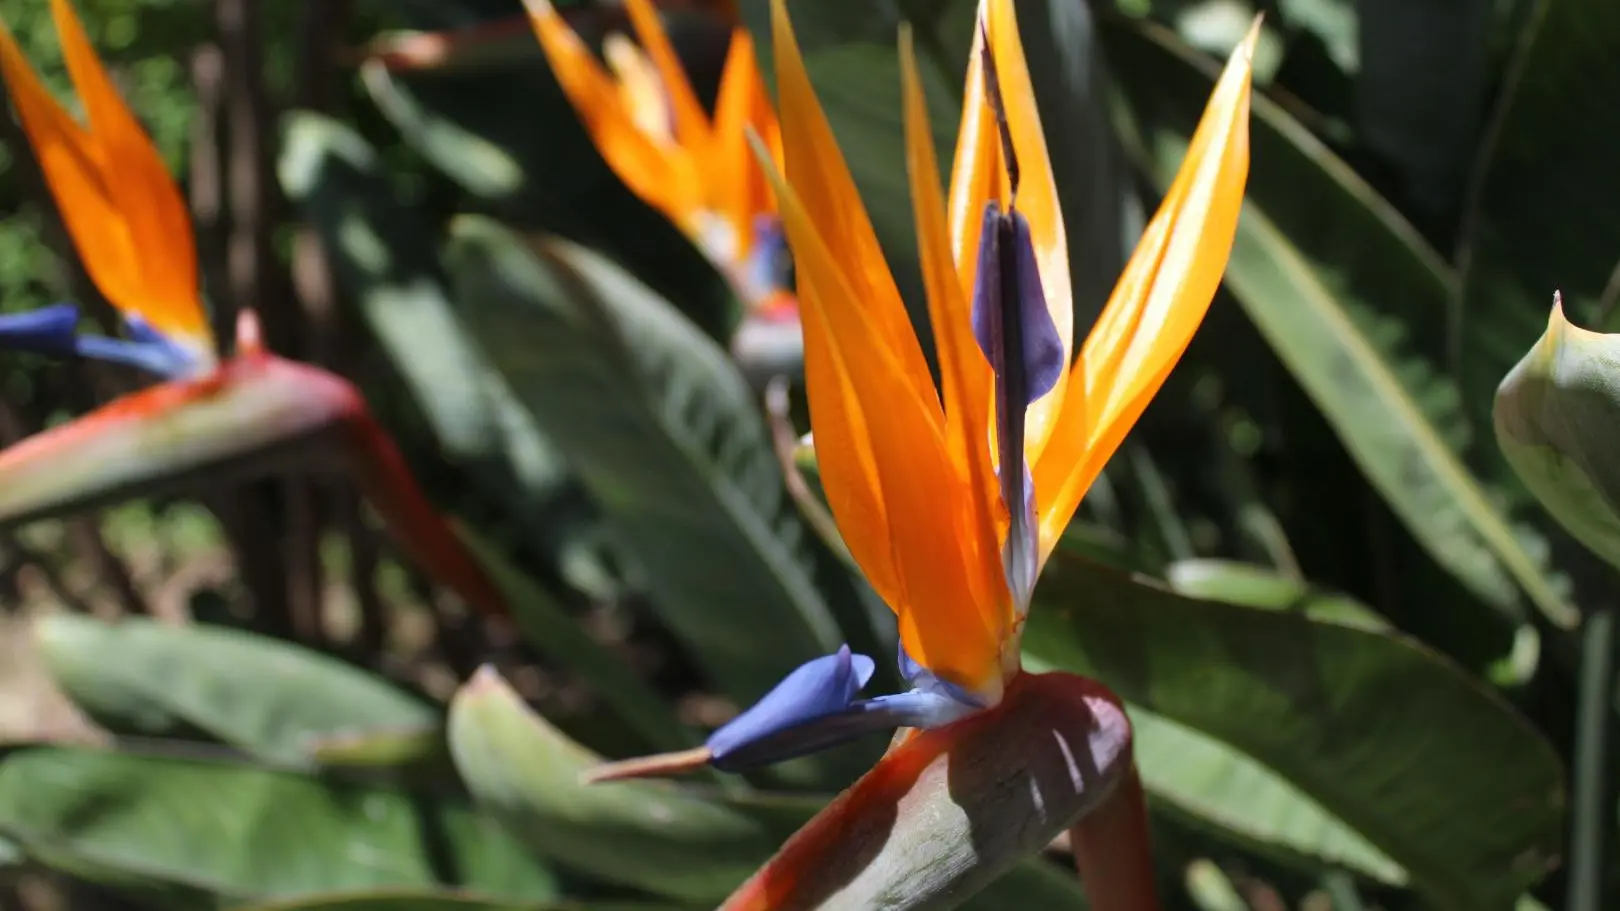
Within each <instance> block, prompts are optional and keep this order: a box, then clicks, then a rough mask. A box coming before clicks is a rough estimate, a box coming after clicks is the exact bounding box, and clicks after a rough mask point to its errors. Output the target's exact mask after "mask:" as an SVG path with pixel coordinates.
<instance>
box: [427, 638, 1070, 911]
mask: <svg viewBox="0 0 1620 911" xmlns="http://www.w3.org/2000/svg"><path fill="white" fill-rule="evenodd" d="M450 744H451V747H450V748H451V752H452V753H453V755H454V756H455V759H456V765H457V767H458V769H459V770H460V771H461V775H462V778H463V779H464V780H465V781H466V782H467V787H468V789H469V790H471V791H472V793H473V795H474V797H475V798H476V799H477V800H478V801H479V803H480V804H481V805H482V806H484V807H486V808H488V809H489V810H490V812H492V813H493V814H495V815H496V816H497V817H498V818H500V819H502V820H503V821H504V822H505V823H506V824H507V825H508V826H509V827H510V829H511V831H512V832H513V833H514V834H516V835H518V836H519V837H521V838H523V839H524V841H525V842H526V843H527V844H529V845H530V846H531V847H532V848H533V849H534V850H535V851H537V852H538V853H539V854H540V855H542V856H544V857H547V858H551V859H555V860H556V861H557V863H559V864H561V865H564V866H567V867H570V868H573V869H577V870H579V871H581V872H584V873H588V874H590V875H592V876H594V877H598V878H601V879H603V880H606V881H608V882H613V883H618V884H622V885H626V886H634V887H637V888H640V889H644V890H647V891H650V892H654V893H657V894H661V895H666V896H669V897H672V898H677V899H681V900H684V901H688V902H693V903H700V902H701V903H715V902H718V901H720V900H721V899H723V898H724V897H725V896H726V895H727V894H729V893H730V891H731V890H732V889H733V888H735V887H736V886H737V885H738V884H740V883H741V882H742V881H743V880H744V879H745V878H747V876H748V875H749V874H750V873H752V872H753V871H754V869H755V868H756V867H758V866H759V865H760V864H761V863H763V862H764V861H765V860H766V859H767V858H769V857H770V856H771V854H772V853H773V852H774V851H775V850H776V848H777V847H778V846H779V845H780V844H781V842H782V841H783V840H784V839H785V838H786V836H787V835H788V834H789V833H791V832H792V831H794V830H795V829H796V828H797V827H798V826H800V825H802V824H803V823H804V822H806V821H807V820H809V819H810V817H811V816H812V815H813V814H814V813H815V811H816V810H818V809H819V808H820V807H821V805H822V804H823V801H822V800H819V799H814V798H803V797H783V796H775V795H764V794H755V795H752V796H727V797H722V796H721V795H719V794H717V793H715V792H714V791H712V790H708V789H697V788H681V787H677V786H675V785H672V784H668V783H663V782H648V781H629V782H621V783H616V784H602V785H582V784H581V783H580V775H581V773H583V772H585V771H586V770H588V769H590V768H591V767H592V766H594V765H596V764H597V763H599V762H600V761H601V759H600V757H597V756H595V755H593V754H592V753H590V752H589V751H588V750H586V749H584V748H583V747H581V746H579V745H578V744H576V743H574V742H572V741H570V740H569V739H568V738H566V737H564V736H563V735H562V734H561V733H560V732H559V731H557V730H556V729H555V728H553V727H552V726H551V725H549V724H548V723H547V722H546V721H545V719H543V718H541V717H539V716H538V715H535V714H534V713H533V712H531V711H529V709H528V708H527V707H526V706H525V705H524V704H523V702H522V700H521V699H519V698H518V696H517V694H516V693H514V692H512V690H511V689H510V688H509V687H508V686H507V685H506V684H505V682H504V681H502V680H501V679H500V677H499V676H497V675H496V674H495V672H494V671H493V670H489V669H485V670H482V671H480V672H479V674H478V675H477V676H476V677H474V678H473V680H471V681H470V682H469V683H468V684H467V685H466V686H464V687H463V688H462V689H461V692H460V693H458V694H457V695H456V698H455V699H454V700H453V701H452V703H451V707H450ZM1082 906H1083V905H1082V903H1081V900H1080V891H1079V887H1078V885H1077V884H1076V883H1075V881H1074V878H1073V877H1072V876H1070V875H1067V874H1064V873H1061V872H1058V871H1056V870H1054V869H1053V868H1052V867H1051V866H1049V865H1047V864H1044V863H1042V862H1039V861H1030V862H1026V863H1024V864H1022V865H1020V866H1019V867H1017V868H1015V869H1014V870H1013V871H1012V872H1010V873H1008V874H1007V875H1005V876H1003V877H1002V878H1001V879H1000V880H998V881H997V882H996V883H995V884H994V885H992V886H991V887H990V888H989V889H986V890H985V891H984V892H982V893H980V894H979V896H977V897H976V898H975V899H973V900H971V901H970V902H968V903H967V904H965V905H963V906H962V907H964V908H968V909H977V911H991V909H1004V908H1042V909H1051V911H1062V909H1067V908H1079V907H1082Z"/></svg>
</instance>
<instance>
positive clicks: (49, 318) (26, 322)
mask: <svg viewBox="0 0 1620 911" xmlns="http://www.w3.org/2000/svg"><path fill="white" fill-rule="evenodd" d="M78 328H79V308H78V307H77V306H75V305H74V304H52V305H50V306H49V307H41V308H39V309H38V310H27V311H24V312H22V313H6V314H3V315H0V348H10V349H12V350H15V351H32V352H34V353H36V354H49V355H52V356H55V357H68V356H69V355H71V354H73V353H74V350H75V349H74V341H75V339H74V335H75V333H76V332H77V331H78Z"/></svg>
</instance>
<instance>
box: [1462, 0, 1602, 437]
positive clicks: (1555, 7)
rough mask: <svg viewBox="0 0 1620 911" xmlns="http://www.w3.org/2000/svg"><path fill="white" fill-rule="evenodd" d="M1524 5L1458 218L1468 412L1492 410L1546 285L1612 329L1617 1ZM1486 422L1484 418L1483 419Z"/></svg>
mask: <svg viewBox="0 0 1620 911" xmlns="http://www.w3.org/2000/svg"><path fill="white" fill-rule="evenodd" d="M1525 6H1526V7H1527V8H1528V10H1529V21H1528V23H1527V25H1526V28H1525V31H1524V33H1523V35H1522V36H1521V41H1520V45H1519V47H1518V48H1517V59H1515V60H1514V61H1513V62H1512V64H1511V65H1510V67H1509V69H1508V74H1507V79H1506V84H1505V85H1504V95H1503V97H1502V99H1501V102H1500V105H1499V108H1498V110H1496V111H1495V113H1494V115H1493V120H1492V123H1491V124H1490V125H1489V127H1488V129H1487V130H1486V133H1485V137H1484V141H1483V142H1482V144H1481V148H1480V159H1479V162H1478V168H1479V171H1478V173H1477V174H1476V175H1475V178H1474V187H1473V193H1472V195H1471V199H1470V205H1469V208H1468V210H1467V211H1466V212H1465V213H1464V216H1463V221H1462V237H1461V239H1460V244H1459V248H1460V260H1459V265H1460V266H1461V268H1462V279H1463V289H1462V310H1461V312H1460V313H1459V318H1460V320H1461V323H1460V325H1461V330H1462V332H1461V341H1462V344H1460V345H1459V346H1458V347H1457V354H1458V356H1459V358H1460V359H1461V361H1462V363H1461V365H1460V368H1461V375H1462V376H1463V377H1464V378H1465V379H1466V381H1467V382H1466V383H1465V387H1464V388H1465V389H1466V390H1467V393H1468V396H1469V406H1470V413H1471V414H1474V415H1477V416H1478V420H1480V421H1482V422H1488V421H1489V419H1490V413H1491V411H1490V409H1491V399H1492V394H1493V393H1494V392H1495V390H1496V385H1497V383H1498V382H1500V381H1501V379H1502V377H1503V376H1504V375H1505V374H1506V373H1507V372H1508V370H1509V368H1511V367H1512V366H1513V365H1514V364H1515V363H1517V362H1518V360H1519V358H1520V357H1522V356H1523V355H1524V352H1526V351H1528V350H1529V349H1530V346H1531V345H1532V344H1534V343H1535V341H1536V339H1537V338H1539V337H1540V335H1541V333H1542V330H1543V329H1544V328H1545V327H1546V322H1547V310H1548V307H1549V306H1550V305H1551V303H1552V295H1553V292H1554V291H1560V292H1561V293H1562V295H1563V300H1564V308H1565V312H1567V313H1568V314H1569V315H1570V318H1571V319H1573V320H1574V321H1575V322H1576V323H1578V324H1582V325H1591V324H1592V323H1593V322H1594V321H1599V322H1600V323H1601V325H1599V326H1597V327H1595V328H1603V329H1606V330H1609V331H1613V330H1614V329H1615V328H1617V327H1620V320H1617V317H1620V311H1617V310H1616V308H1615V307H1614V303H1615V300H1616V295H1617V293H1620V285H1617V284H1616V282H1615V269H1616V265H1617V264H1620V212H1617V211H1616V210H1615V208H1614V207H1613V206H1612V205H1609V204H1607V203H1608V201H1609V200H1613V199H1616V198H1620V169H1616V168H1615V167H1613V162H1612V161H1611V160H1610V156H1608V155H1606V154H1603V150H1605V149H1609V148H1612V147H1613V146H1614V142H1615V138H1616V136H1617V135H1620V110H1617V109H1616V107H1615V105H1614V103H1613V96H1612V95H1611V94H1610V88H1611V87H1612V86H1613V85H1614V84H1615V82H1616V80H1617V79H1620V61H1617V60H1616V59H1615V56H1614V55H1613V54H1611V53H1609V52H1608V48H1609V46H1610V43H1611V42H1610V39H1611V38H1612V37H1613V36H1614V35H1615V34H1616V33H1617V31H1620V7H1617V6H1616V5H1615V4H1612V3H1606V2H1604V0H1558V2H1535V3H1528V4H1525ZM1485 426H1488V424H1486V425H1485Z"/></svg>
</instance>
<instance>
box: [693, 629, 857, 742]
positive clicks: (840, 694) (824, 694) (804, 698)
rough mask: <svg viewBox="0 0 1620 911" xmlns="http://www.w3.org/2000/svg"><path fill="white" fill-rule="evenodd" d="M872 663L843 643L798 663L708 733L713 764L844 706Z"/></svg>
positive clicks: (853, 695)
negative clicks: (749, 704)
mask: <svg viewBox="0 0 1620 911" xmlns="http://www.w3.org/2000/svg"><path fill="white" fill-rule="evenodd" d="M876 667H877V666H876V664H874V663H873V661H872V659H871V658H868V657H867V656H865V655H856V654H852V653H851V652H850V650H849V646H847V645H846V646H843V647H841V648H839V649H838V651H837V653H835V654H832V655H827V656H825V657H822V658H817V659H815V660H813V661H808V662H806V663H804V664H802V665H800V666H799V667H798V668H796V669H795V670H794V671H793V673H791V674H788V675H787V676H786V677H784V678H783V679H782V682H781V683H778V684H777V685H776V687H775V688H774V689H772V690H771V691H770V692H769V693H766V694H765V697H764V698H763V699H761V700H759V701H758V702H756V703H754V705H753V706H752V707H751V708H749V709H748V710H747V711H745V712H743V713H742V714H741V715H738V716H737V717H736V718H734V719H732V721H731V722H730V723H729V724H727V725H726V726H724V727H722V728H720V729H719V730H717V731H715V732H714V733H713V734H712V735H710V737H709V740H708V747H709V749H710V750H711V751H713V753H714V757H715V764H716V765H720V764H721V762H720V761H721V760H722V759H723V758H724V757H725V756H726V755H727V754H729V753H731V752H734V751H736V750H738V749H741V748H743V747H745V746H747V745H748V744H749V743H752V742H754V741H757V740H761V739H764V738H767V737H770V736H771V735H773V734H775V733H777V732H779V731H781V730H783V729H785V728H790V727H793V726H794V725H797V724H802V723H804V722H806V721H810V720H812V719H815V718H819V717H821V716H823V715H830V714H832V713H834V712H838V711H841V710H843V709H845V708H847V707H848V706H849V704H850V703H851V702H853V701H854V700H855V696H856V695H857V694H858V693H860V691H861V687H863V686H865V685H866V681H868V680H870V679H872V672H873V671H874V670H875V669H876Z"/></svg>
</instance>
